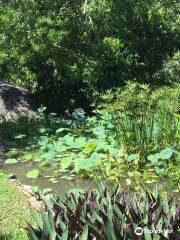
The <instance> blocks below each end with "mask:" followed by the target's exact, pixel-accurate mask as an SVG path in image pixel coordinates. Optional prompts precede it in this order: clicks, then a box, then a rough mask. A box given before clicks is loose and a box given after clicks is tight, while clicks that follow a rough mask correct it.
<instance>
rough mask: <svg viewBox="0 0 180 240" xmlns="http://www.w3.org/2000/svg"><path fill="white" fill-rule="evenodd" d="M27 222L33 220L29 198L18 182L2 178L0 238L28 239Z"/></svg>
mask: <svg viewBox="0 0 180 240" xmlns="http://www.w3.org/2000/svg"><path fill="white" fill-rule="evenodd" d="M27 222H32V220H31V217H30V211H29V203H28V201H27V198H26V197H25V196H24V195H23V194H22V193H21V192H20V191H19V189H18V188H17V185H16V183H11V182H9V181H8V180H7V179H5V178H0V239H1V240H10V239H11V240H26V239H28V238H27V234H26V230H25V228H26V226H27Z"/></svg>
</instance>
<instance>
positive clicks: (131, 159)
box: [127, 154, 137, 162]
mask: <svg viewBox="0 0 180 240" xmlns="http://www.w3.org/2000/svg"><path fill="white" fill-rule="evenodd" d="M136 157H137V154H130V155H129V156H128V159H127V160H128V162H132V161H134V160H135V159H136Z"/></svg>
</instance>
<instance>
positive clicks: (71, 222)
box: [28, 185, 180, 240]
mask: <svg viewBox="0 0 180 240" xmlns="http://www.w3.org/2000/svg"><path fill="white" fill-rule="evenodd" d="M41 199H42V201H43V203H44V208H42V209H41V210H40V212H35V211H33V212H32V214H33V218H34V220H35V222H36V224H37V228H33V227H32V226H29V227H28V234H29V238H30V239H31V240H38V239H43V240H49V239H51V240H55V239H63V240H65V239H69V240H70V239H83V240H86V239H88V240H90V239H98V240H105V239H107V240H108V239H109V240H112V239H114V240H116V239H117V240H120V239H131V240H133V239H146V240H147V239H155V238H156V239H176V237H177V236H178V234H179V230H180V229H179V224H180V209H179V208H178V207H177V206H176V204H175V201H174V200H173V199H172V198H171V199H167V198H165V199H164V200H163V201H162V202H161V198H160V195H159V193H158V191H157V189H156V190H154V191H153V192H151V193H150V192H148V191H144V190H141V192H139V193H136V194H135V193H129V192H128V191H127V190H124V191H121V190H120V188H119V187H117V189H116V190H115V191H114V192H110V191H109V190H108V188H107V187H105V186H104V185H102V186H101V187H100V188H99V191H88V192H86V193H83V194H82V193H81V194H78V195H77V194H75V193H70V194H69V195H66V196H65V198H64V199H61V198H59V197H57V196H54V197H53V198H51V200H46V199H45V198H44V197H42V196H41ZM137 227H139V228H142V229H143V230H144V231H143V233H142V235H141V236H140V237H141V238H138V236H137V235H136V234H135V231H137ZM153 230H154V231H153ZM155 230H157V231H155ZM150 231H152V233H151V232H150Z"/></svg>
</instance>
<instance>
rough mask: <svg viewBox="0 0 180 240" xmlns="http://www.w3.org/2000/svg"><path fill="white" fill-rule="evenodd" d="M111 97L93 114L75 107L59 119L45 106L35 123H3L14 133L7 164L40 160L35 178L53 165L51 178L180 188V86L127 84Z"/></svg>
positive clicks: (11, 136)
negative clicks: (163, 183) (163, 182)
mask: <svg viewBox="0 0 180 240" xmlns="http://www.w3.org/2000/svg"><path fill="white" fill-rule="evenodd" d="M111 96H112V94H111V92H109V93H107V94H106V95H103V96H102V98H103V99H102V105H99V106H100V107H101V108H104V107H105V108H106V109H109V111H107V110H106V109H101V110H96V111H94V115H93V116H88V115H86V113H85V112H84V111H83V110H82V109H76V110H75V111H74V112H73V114H72V115H71V118H69V119H60V118H59V117H57V116H56V114H51V115H47V114H46V113H45V109H46V108H45V107H41V108H39V109H38V115H37V116H36V119H34V120H33V121H30V120H29V119H27V121H24V122H23V121H22V120H23V119H18V120H17V122H15V123H13V122H10V123H8V122H7V123H5V122H3V123H1V125H0V130H1V134H3V132H4V137H6V136H7V135H8V130H7V129H9V131H11V133H12V134H10V132H9V137H10V140H11V141H9V140H8V141H7V142H8V143H9V144H10V146H9V147H10V149H9V151H8V153H7V154H6V161H5V163H6V164H15V163H17V164H18V163H21V162H22V161H23V162H25V163H32V165H33V162H36V165H35V166H38V168H39V169H38V168H37V169H33V170H32V171H31V172H30V173H27V177H28V178H31V179H36V178H38V176H39V174H40V172H41V169H43V168H46V167H51V171H52V172H51V174H48V175H49V176H48V178H49V181H50V182H54V183H57V178H56V177H58V176H60V177H61V178H65V179H68V180H73V179H74V178H76V177H77V176H84V177H88V178H90V177H91V178H93V179H95V180H100V179H103V180H105V181H110V182H111V183H113V184H114V183H115V184H116V182H117V181H119V180H122V178H125V179H124V180H123V182H125V185H131V187H132V188H135V189H136V190H138V189H139V187H140V185H144V184H145V185H149V186H151V184H152V183H156V182H158V181H159V179H161V180H162V179H163V180H164V179H166V181H168V182H169V183H170V184H171V185H172V187H171V190H173V191H178V186H179V180H180V178H179V177H180V167H179V159H180V155H179V130H180V128H179V127H180V126H179V118H180V116H179V105H178V104H177V102H176V101H177V99H179V91H178V88H176V89H173V88H167V87H165V88H162V89H159V90H158V91H151V89H150V88H149V87H148V86H147V85H139V84H128V85H127V86H126V88H124V90H121V91H120V92H119V91H118V94H117V96H118V97H117V99H115V100H114V101H113V103H112V99H111ZM113 96H114V97H116V93H114V94H113ZM162 96H167V97H165V98H162ZM104 98H105V100H106V104H105V105H104V102H103V101H104ZM168 99H169V100H168ZM24 120H25V119H24ZM18 126H19V128H18ZM3 129H4V130H3ZM46 177H47V176H46Z"/></svg>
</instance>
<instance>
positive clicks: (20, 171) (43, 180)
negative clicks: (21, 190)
mask: <svg viewBox="0 0 180 240" xmlns="http://www.w3.org/2000/svg"><path fill="white" fill-rule="evenodd" d="M1 165H2V168H3V170H4V171H5V172H7V173H13V174H15V176H16V177H17V179H18V180H19V181H20V182H21V183H22V184H25V185H32V186H38V187H39V188H40V189H41V190H43V189H45V188H51V189H53V190H54V191H55V192H56V193H58V194H60V195H62V194H64V193H66V192H67V191H69V190H70V189H73V188H80V189H84V190H88V189H92V188H93V187H95V183H93V182H92V181H89V180H86V179H82V178H81V179H78V178H76V179H73V180H67V179H64V178H61V177H60V176H56V177H55V179H56V180H57V183H51V182H50V181H49V178H47V177H46V176H50V175H51V174H52V169H48V168H46V169H39V171H40V176H39V177H38V178H37V179H35V180H31V179H28V178H27V177H26V173H27V172H28V171H30V170H32V169H34V166H33V165H32V164H24V163H20V164H14V165H6V164H4V163H2V164H1Z"/></svg>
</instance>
